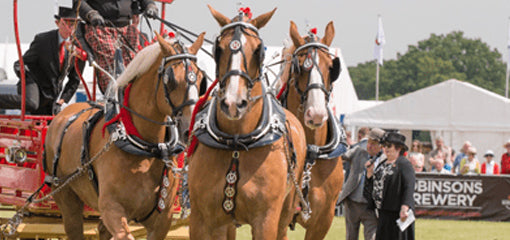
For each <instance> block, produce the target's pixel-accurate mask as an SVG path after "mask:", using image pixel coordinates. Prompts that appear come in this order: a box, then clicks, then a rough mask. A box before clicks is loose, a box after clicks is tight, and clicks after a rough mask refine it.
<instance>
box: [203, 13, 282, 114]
mask: <svg viewBox="0 0 510 240" xmlns="http://www.w3.org/2000/svg"><path fill="white" fill-rule="evenodd" d="M208 7H209V10H210V11H211V14H212V15H213V17H214V18H215V19H216V21H217V22H218V24H219V25H220V26H221V31H220V35H219V36H218V38H217V39H216V42H215V46H214V49H213V51H214V59H215V61H216V77H217V78H218V81H219V83H220V90H219V92H218V99H219V106H220V109H221V112H223V113H224V115H226V117H227V118H229V119H231V120H239V119H241V118H242V117H243V116H244V114H245V113H246V112H247V111H248V109H249V108H250V106H251V104H252V103H253V102H255V101H254V100H255V98H253V97H252V94H258V92H260V89H261V88H260V83H259V81H260V79H261V78H262V62H263V61H264V53H265V47H264V43H263V41H262V39H261V38H260V37H259V34H258V30H259V29H260V28H262V27H264V26H265V25H266V23H267V22H268V21H269V20H270V19H271V17H272V16H273V14H274V12H275V11H276V8H275V9H273V10H272V11H270V12H267V13H265V14H262V15H260V16H258V17H256V18H254V19H251V18H250V17H248V14H245V13H244V12H242V11H240V12H239V16H237V17H235V18H233V19H229V18H227V17H225V16H224V15H223V14H221V13H219V12H218V11H216V10H215V9H213V8H212V7H211V6H208ZM250 14H251V13H250ZM257 85H258V86H257ZM252 90H253V91H252Z"/></svg>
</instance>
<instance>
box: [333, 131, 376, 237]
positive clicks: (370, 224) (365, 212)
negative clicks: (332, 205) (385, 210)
mask: <svg viewBox="0 0 510 240" xmlns="http://www.w3.org/2000/svg"><path fill="white" fill-rule="evenodd" d="M383 136H384V131H383V130H381V129H379V128H372V130H370V133H369V134H368V140H367V143H366V145H364V146H362V145H358V146H356V147H354V148H351V149H349V151H347V152H346V153H344V155H342V160H343V161H344V162H348V163H349V165H350V169H351V173H350V176H349V178H348V179H347V180H346V181H345V184H344V186H343V188H342V192H341V193H340V196H339V197H338V201H340V202H341V203H343V204H344V206H345V208H344V209H345V229H346V238H345V239H347V240H357V239H358V235H359V227H360V223H363V226H364V236H365V239H367V240H370V239H374V235H375V230H376V228H377V218H376V217H375V213H374V211H371V210H369V209H367V200H366V199H365V198H364V197H363V188H364V182H365V181H364V180H365V163H366V162H367V161H369V160H370V159H374V160H375V159H376V158H377V157H379V156H380V155H381V153H382V151H381V150H382V148H381V144H380V141H381V140H382V138H383Z"/></svg>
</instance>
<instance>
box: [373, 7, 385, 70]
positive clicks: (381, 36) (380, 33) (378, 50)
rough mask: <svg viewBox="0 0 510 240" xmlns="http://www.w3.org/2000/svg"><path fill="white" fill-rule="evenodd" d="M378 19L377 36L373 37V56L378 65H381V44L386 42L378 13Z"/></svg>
mask: <svg viewBox="0 0 510 240" xmlns="http://www.w3.org/2000/svg"><path fill="white" fill-rule="evenodd" d="M378 21H379V22H378V25H377V36H376V37H375V47H374V58H375V59H376V60H377V63H379V65H383V46H384V44H385V43H386V40H385V39H384V29H383V25H382V18H381V16H380V15H379V17H378Z"/></svg>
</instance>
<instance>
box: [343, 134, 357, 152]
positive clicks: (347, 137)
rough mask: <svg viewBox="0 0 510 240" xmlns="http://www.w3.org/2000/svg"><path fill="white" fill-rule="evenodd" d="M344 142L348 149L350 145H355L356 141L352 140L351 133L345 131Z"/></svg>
mask: <svg viewBox="0 0 510 240" xmlns="http://www.w3.org/2000/svg"><path fill="white" fill-rule="evenodd" d="M345 138H346V139H345V141H346V142H347V145H348V147H349V148H350V147H351V146H352V145H354V144H356V141H354V140H353V139H352V132H351V131H345Z"/></svg>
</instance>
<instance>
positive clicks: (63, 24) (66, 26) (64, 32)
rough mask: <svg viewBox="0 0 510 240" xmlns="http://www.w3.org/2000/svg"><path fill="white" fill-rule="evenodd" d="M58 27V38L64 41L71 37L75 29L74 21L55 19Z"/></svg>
mask: <svg viewBox="0 0 510 240" xmlns="http://www.w3.org/2000/svg"><path fill="white" fill-rule="evenodd" d="M55 23H56V24H57V27H58V32H59V33H60V36H61V37H62V38H64V39H67V38H69V37H70V36H71V35H73V33H74V30H75V28H76V20H74V19H63V18H62V19H57V20H56V21H55Z"/></svg>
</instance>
